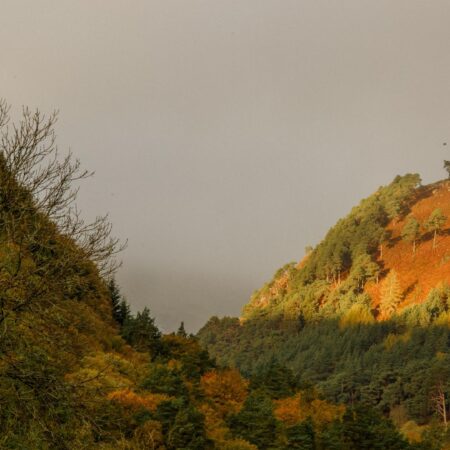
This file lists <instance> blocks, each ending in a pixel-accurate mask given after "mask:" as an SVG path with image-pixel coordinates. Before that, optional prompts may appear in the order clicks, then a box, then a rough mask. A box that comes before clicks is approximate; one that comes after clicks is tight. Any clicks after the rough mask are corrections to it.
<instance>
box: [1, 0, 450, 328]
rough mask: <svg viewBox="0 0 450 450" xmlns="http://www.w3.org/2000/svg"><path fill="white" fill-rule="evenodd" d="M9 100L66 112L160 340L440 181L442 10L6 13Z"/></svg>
mask: <svg viewBox="0 0 450 450" xmlns="http://www.w3.org/2000/svg"><path fill="white" fill-rule="evenodd" d="M0 5H1V14H0V39H1V42H2V45H1V47H0V56H1V58H0V61H1V62H0V87H1V91H0V96H3V97H5V98H6V99H7V100H8V102H10V103H12V104H13V105H14V106H15V107H17V108H18V107H20V106H21V105H23V104H26V105H30V106H31V107H39V108H40V109H41V110H44V111H51V110H53V109H55V108H57V109H59V110H60V121H59V124H58V135H59V145H60V147H61V148H62V149H67V148H68V147H69V146H70V147H71V148H72V150H73V151H74V153H75V155H76V156H78V157H79V158H80V159H81V161H82V162H83V164H84V166H85V167H87V168H89V169H93V170H95V171H96V176H95V178H93V179H92V180H90V181H88V182H86V183H85V185H84V186H83V189H82V192H81V195H80V204H81V207H82V209H83V210H84V211H85V213H86V215H88V216H92V215H95V214H97V213H99V214H100V213H104V212H110V214H111V218H112V221H113V223H114V224H115V231H116V234H118V235H120V236H121V237H128V238H129V247H128V249H127V250H126V252H125V253H124V255H123V260H124V267H123V268H122V270H121V272H120V274H119V276H118V278H119V282H120V284H121V285H122V288H123V291H124V293H125V294H126V296H127V298H128V300H129V301H130V302H131V304H132V305H133V307H135V308H142V307H143V306H145V305H148V306H149V307H150V308H151V310H152V312H153V314H155V315H156V316H157V319H158V323H159V324H160V325H161V326H163V327H164V328H165V329H172V328H174V327H176V326H178V324H179V322H180V321H181V320H185V322H186V324H187V328H188V329H190V330H196V329H197V328H198V327H199V326H201V325H202V324H203V323H204V322H205V321H206V320H207V319H208V317H210V316H211V315H224V314H227V315H236V314H238V313H239V311H240V308H241V306H242V305H243V304H244V303H245V302H246V301H247V299H248V297H249V295H250V294H251V292H252V291H253V290H254V289H256V288H258V287H260V286H261V284H262V283H263V282H264V281H265V280H267V279H269V278H270V277H271V276H272V274H273V272H274V271H275V270H276V269H277V268H278V267H280V266H281V265H282V264H284V263H286V262H289V261H292V260H298V259H299V258H301V257H302V255H303V249H304V247H305V245H307V244H316V243H317V242H318V241H319V240H320V239H321V237H322V236H323V235H324V233H325V232H326V230H327V229H328V228H329V226H330V225H332V224H333V223H334V222H335V221H336V220H337V219H338V218H339V217H341V216H342V215H343V214H345V213H346V212H348V210H349V209H350V208H351V207H352V206H353V205H354V204H355V203H356V202H358V201H359V200H360V198H361V197H362V196H365V195H368V194H370V193H371V192H373V191H374V190H375V189H376V188H377V187H378V186H379V185H381V184H385V183H387V182H389V181H390V180H391V179H392V178H393V177H394V176H395V175H396V174H398V173H405V172H416V171H418V172H420V173H421V174H422V177H423V179H424V181H425V182H430V181H433V180H435V179H438V178H443V177H444V172H443V170H442V169H441V166H442V159H443V158H444V157H447V158H448V159H450V155H449V153H448V152H450V150H448V148H449V147H443V146H442V143H443V142H444V141H446V139H447V138H449V129H450V51H449V49H450V25H449V24H450V1H448V0H445V1H441V0H432V1H415V0H376V1H375V0H371V1H365V0H341V1H332V0H329V1H320V0H310V1H300V0H296V1H291V0H272V1H267V0H247V1H245V0H244V1H242V0H239V1H234V0H208V1H206V0H204V1H200V0H195V1H194V0H177V1H172V0H160V1H151V0H145V1H127V2H125V1H117V0H116V1H112V0H109V1H106V0H104V1H99V0H84V1H82V0H74V1H63V0H58V1H56V0H54V1H49V0H39V1H36V0H33V1H31V0H29V1H17V0H14V1H10V0H0Z"/></svg>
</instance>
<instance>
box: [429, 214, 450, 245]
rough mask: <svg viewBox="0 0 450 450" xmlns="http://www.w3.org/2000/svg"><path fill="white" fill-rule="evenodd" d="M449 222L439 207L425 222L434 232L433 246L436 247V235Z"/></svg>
mask: <svg viewBox="0 0 450 450" xmlns="http://www.w3.org/2000/svg"><path fill="white" fill-rule="evenodd" d="M446 222H447V217H446V216H444V214H442V211H441V210H440V209H439V208H437V209H435V210H434V211H433V212H432V213H431V214H430V217H429V218H428V220H427V221H426V222H425V228H426V229H427V230H428V231H431V232H432V233H433V248H436V236H437V234H438V233H439V232H440V231H441V230H442V227H443V226H444V225H445V223H446Z"/></svg>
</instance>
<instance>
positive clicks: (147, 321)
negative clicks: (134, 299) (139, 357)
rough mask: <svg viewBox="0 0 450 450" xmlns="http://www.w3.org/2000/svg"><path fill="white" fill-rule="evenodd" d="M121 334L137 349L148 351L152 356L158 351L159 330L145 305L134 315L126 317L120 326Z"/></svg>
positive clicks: (159, 344)
mask: <svg viewBox="0 0 450 450" xmlns="http://www.w3.org/2000/svg"><path fill="white" fill-rule="evenodd" d="M122 336H123V337H124V338H125V340H126V341H127V342H128V343H129V344H130V345H132V346H133V347H134V348H135V349H136V350H138V351H141V352H149V353H150V354H151V355H153V356H156V355H158V353H159V352H160V349H161V332H160V331H159V330H158V327H157V326H156V325H155V319H154V318H153V317H151V316H150V310H149V309H148V308H147V307H145V308H144V309H143V310H142V311H140V312H138V313H137V314H136V316H135V317H133V316H129V317H127V319H126V321H125V322H124V324H123V327H122Z"/></svg>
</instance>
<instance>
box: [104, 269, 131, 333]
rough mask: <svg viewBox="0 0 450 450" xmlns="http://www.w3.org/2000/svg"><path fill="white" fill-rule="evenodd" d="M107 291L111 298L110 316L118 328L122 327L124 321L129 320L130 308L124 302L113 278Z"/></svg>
mask: <svg viewBox="0 0 450 450" xmlns="http://www.w3.org/2000/svg"><path fill="white" fill-rule="evenodd" d="M108 289H109V295H110V297H111V310H112V316H113V318H114V320H115V321H116V322H117V323H118V324H119V326H120V327H122V326H123V324H124V322H125V320H127V319H128V318H129V315H130V308H129V306H128V304H127V302H126V300H125V299H124V298H123V297H122V294H121V293H120V289H119V286H118V285H117V283H116V280H115V279H114V278H111V280H110V281H109V283H108Z"/></svg>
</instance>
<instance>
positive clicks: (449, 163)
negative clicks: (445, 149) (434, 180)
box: [444, 160, 450, 178]
mask: <svg viewBox="0 0 450 450" xmlns="http://www.w3.org/2000/svg"><path fill="white" fill-rule="evenodd" d="M444 169H445V170H446V171H447V173H448V177H449V178H450V161H447V160H444Z"/></svg>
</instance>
